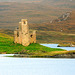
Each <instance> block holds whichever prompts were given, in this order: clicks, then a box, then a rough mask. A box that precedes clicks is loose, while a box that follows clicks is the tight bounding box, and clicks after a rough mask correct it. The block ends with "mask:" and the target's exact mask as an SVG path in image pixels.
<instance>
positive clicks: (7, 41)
mask: <svg viewBox="0 0 75 75" xmlns="http://www.w3.org/2000/svg"><path fill="white" fill-rule="evenodd" d="M51 51H64V50H63V49H57V48H49V47H45V46H42V45H40V44H38V43H36V44H30V45H29V46H27V47H25V46H22V45H20V44H15V43H14V42H13V37H11V36H9V35H6V34H3V33H0V53H3V52H6V53H13V54H15V53H28V54H30V53H31V54H32V53H43V52H51Z"/></svg>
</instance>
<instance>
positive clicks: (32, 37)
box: [14, 19, 36, 46]
mask: <svg viewBox="0 0 75 75" xmlns="http://www.w3.org/2000/svg"><path fill="white" fill-rule="evenodd" d="M14 43H19V44H22V45H23V46H28V45H29V44H31V43H36V31H33V32H32V33H30V32H29V26H28V22H27V19H22V20H21V22H19V28H17V29H15V31H14Z"/></svg>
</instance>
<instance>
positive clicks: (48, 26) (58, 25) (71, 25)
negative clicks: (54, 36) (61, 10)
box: [31, 11, 75, 34]
mask: <svg viewBox="0 0 75 75" xmlns="http://www.w3.org/2000/svg"><path fill="white" fill-rule="evenodd" d="M59 19H61V18H57V19H56V20H52V21H53V22H52V23H50V22H48V23H43V24H37V26H36V27H34V26H35V25H34V26H33V25H32V26H31V27H32V28H33V29H36V30H44V31H59V32H66V33H74V34H75V11H72V12H71V13H70V16H69V17H68V18H67V19H66V20H63V19H61V21H60V22H58V20H59Z"/></svg>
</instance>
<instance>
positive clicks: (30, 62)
mask: <svg viewBox="0 0 75 75" xmlns="http://www.w3.org/2000/svg"><path fill="white" fill-rule="evenodd" d="M2 56H6V55H5V54H4V55H3V54H0V75H75V59H55V58H54V59H53V58H12V57H2Z"/></svg>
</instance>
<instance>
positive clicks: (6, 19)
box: [0, 0, 75, 29]
mask: <svg viewBox="0 0 75 75" xmlns="http://www.w3.org/2000/svg"><path fill="white" fill-rule="evenodd" d="M74 5H75V2H74V1H73V0H72V1H68V0H64V1H63V0H13V1H12V0H0V28H7V29H8V28H9V29H14V28H15V27H17V26H18V22H19V21H20V19H22V18H24V19H25V18H26V19H28V21H29V24H32V23H34V24H35V27H36V26H37V24H38V23H39V24H42V23H44V22H45V23H47V22H50V20H54V19H56V18H58V17H59V16H60V15H62V14H64V13H65V12H66V11H71V10H74Z"/></svg>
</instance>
